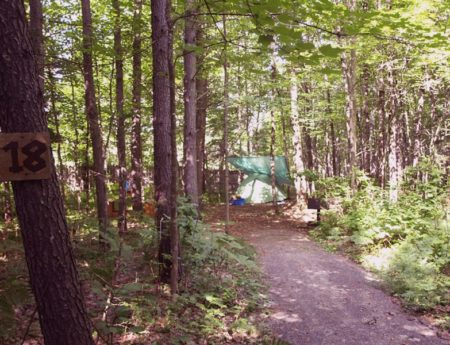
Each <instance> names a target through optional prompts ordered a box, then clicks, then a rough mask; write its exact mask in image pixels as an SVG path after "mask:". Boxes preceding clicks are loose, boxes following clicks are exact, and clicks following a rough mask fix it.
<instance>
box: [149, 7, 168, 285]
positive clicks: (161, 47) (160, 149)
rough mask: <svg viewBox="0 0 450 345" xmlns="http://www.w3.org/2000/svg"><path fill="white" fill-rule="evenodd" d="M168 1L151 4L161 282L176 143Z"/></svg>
mask: <svg viewBox="0 0 450 345" xmlns="http://www.w3.org/2000/svg"><path fill="white" fill-rule="evenodd" d="M167 9H168V1H167V0H152V1H151V10H152V14H151V19H152V48H153V49H152V56H153V128H154V134H153V142H154V161H155V201H156V218H155V221H156V226H157V229H158V232H159V234H160V242H159V250H158V261H159V263H160V279H161V281H163V282H166V283H168V282H170V275H171V265H172V261H171V259H170V256H171V241H170V218H171V212H172V198H171V193H172V190H171V188H172V184H173V179H172V174H173V171H172V159H173V157H172V156H173V152H172V151H173V150H172V140H171V129H172V123H171V90H170V66H169V65H170V53H169V47H170V42H169V41H170V38H169V27H168V23H167V17H166V15H167Z"/></svg>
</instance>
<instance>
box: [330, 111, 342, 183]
mask: <svg viewBox="0 0 450 345" xmlns="http://www.w3.org/2000/svg"><path fill="white" fill-rule="evenodd" d="M330 136H331V161H332V165H333V176H339V175H340V174H339V170H338V155H337V142H336V132H335V130H334V122H333V119H331V120H330Z"/></svg>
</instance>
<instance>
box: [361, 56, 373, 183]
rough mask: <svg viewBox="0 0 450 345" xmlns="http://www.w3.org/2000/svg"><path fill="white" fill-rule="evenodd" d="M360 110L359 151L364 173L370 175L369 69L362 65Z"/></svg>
mask: <svg viewBox="0 0 450 345" xmlns="http://www.w3.org/2000/svg"><path fill="white" fill-rule="evenodd" d="M362 99H363V101H362V108H361V127H362V131H361V134H360V137H361V138H362V140H361V142H362V145H360V146H361V150H362V161H363V167H364V171H365V172H366V173H367V174H370V166H371V158H372V146H371V142H370V134H371V132H372V131H371V121H370V109H369V67H368V66H367V65H364V67H363V75H362Z"/></svg>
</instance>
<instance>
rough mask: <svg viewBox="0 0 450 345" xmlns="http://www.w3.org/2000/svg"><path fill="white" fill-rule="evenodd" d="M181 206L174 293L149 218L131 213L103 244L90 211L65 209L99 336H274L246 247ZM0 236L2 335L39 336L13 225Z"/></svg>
mask: <svg viewBox="0 0 450 345" xmlns="http://www.w3.org/2000/svg"><path fill="white" fill-rule="evenodd" d="M179 213H180V214H179V218H178V222H179V227H180V231H181V238H182V242H183V244H182V248H183V249H182V262H183V265H182V271H183V278H182V280H181V281H180V294H179V295H178V296H177V297H176V298H175V299H172V298H171V296H170V294H169V290H168V287H167V286H166V285H164V284H160V283H159V282H158V279H157V275H158V266H157V263H156V261H155V253H156V248H157V247H156V242H157V236H158V234H157V233H156V231H155V229H154V226H153V222H154V221H153V219H152V218H146V217H145V216H142V215H140V214H130V217H129V224H128V225H129V230H128V232H127V233H126V234H125V235H124V236H123V237H122V238H119V237H118V235H117V232H116V231H115V230H113V229H111V231H110V235H109V236H108V242H109V247H110V248H109V250H108V251H107V252H102V251H100V250H99V247H98V242H97V236H98V233H97V230H96V220H95V218H94V217H92V216H86V215H81V214H78V213H70V214H69V215H68V221H69V224H70V227H71V229H72V230H76V234H75V235H74V237H73V244H74V248H75V253H76V258H77V262H78V267H79V272H80V277H81V281H82V287H83V291H84V295H85V299H86V304H87V306H88V310H89V313H90V316H91V319H92V321H93V325H94V338H95V340H96V343H97V344H165V345H167V344H196V345H200V344H267V345H269V344H280V342H279V341H278V340H276V339H273V338H271V337H270V336H269V335H268V333H267V331H266V330H265V329H263V328H262V327H260V326H259V325H261V324H262V321H263V320H264V318H265V317H266V311H265V309H264V304H265V298H266V297H265V294H264V292H265V288H264V287H263V286H262V285H261V282H260V274H259V271H258V269H257V267H256V265H255V261H254V257H255V253H254V251H253V250H252V248H250V247H248V246H247V245H245V244H244V243H243V242H242V241H240V240H238V239H236V238H235V237H232V236H229V235H226V234H224V233H222V232H212V231H210V230H209V228H208V227H207V226H206V225H204V224H202V223H201V222H199V221H197V220H195V219H194V217H193V214H194V213H193V210H192V208H191V207H190V205H189V204H186V203H183V202H181V203H180V207H179ZM1 236H2V241H1V242H0V245H1V247H0V260H2V265H1V269H0V278H1V280H0V291H1V295H0V324H1V325H2V327H0V343H1V344H17V343H24V344H39V343H42V339H41V335H40V330H39V323H38V321H37V315H36V310H35V306H34V303H33V298H32V296H31V293H30V290H29V287H28V282H27V272H26V267H25V264H24V258H23V250H22V246H21V243H20V236H19V235H18V233H17V229H16V226H15V225H11V226H10V227H8V228H6V227H4V228H3V230H2V232H1ZM13 263H14V264H13ZM24 339H26V340H25V341H23V340H24Z"/></svg>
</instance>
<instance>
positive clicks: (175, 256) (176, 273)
mask: <svg viewBox="0 0 450 345" xmlns="http://www.w3.org/2000/svg"><path fill="white" fill-rule="evenodd" d="M166 6H167V7H166V21H167V24H168V28H169V47H168V51H169V54H168V56H169V79H170V125H171V128H170V142H171V149H172V161H171V169H172V181H171V182H172V183H171V187H170V205H171V207H170V254H171V260H172V262H171V264H172V265H171V268H170V291H171V293H172V296H175V295H176V294H177V293H178V281H179V280H180V277H181V274H182V271H181V268H182V266H181V259H180V256H181V255H180V253H181V246H180V232H179V230H178V225H177V196H178V193H177V192H178V188H177V186H178V170H179V167H178V158H177V137H176V134H177V119H176V100H175V87H176V86H175V64H174V61H173V29H174V27H173V22H172V19H171V2H170V1H167V5H166Z"/></svg>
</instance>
